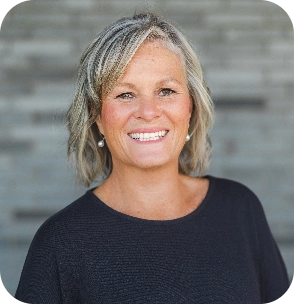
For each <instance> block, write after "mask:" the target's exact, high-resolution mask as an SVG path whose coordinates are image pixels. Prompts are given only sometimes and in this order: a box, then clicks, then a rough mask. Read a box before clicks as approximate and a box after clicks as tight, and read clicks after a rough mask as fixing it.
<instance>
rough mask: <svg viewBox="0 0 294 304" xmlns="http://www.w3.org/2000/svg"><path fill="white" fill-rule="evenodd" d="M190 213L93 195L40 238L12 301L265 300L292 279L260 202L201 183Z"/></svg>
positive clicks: (216, 182)
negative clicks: (146, 212)
mask: <svg viewBox="0 0 294 304" xmlns="http://www.w3.org/2000/svg"><path fill="white" fill-rule="evenodd" d="M207 178H209V180H210V186H209V190H208V193H207V195H206V197H205V199H204V201H203V202H202V204H201V205H200V206H199V207H198V208H197V209H196V210H195V211H193V212H192V213H190V214H189V215H187V216H184V217H181V218H179V219H174V220H167V221H155V220H154V221H153V220H144V219H139V218H135V217H131V216H128V215H125V214H122V213H120V212H117V211H115V210H113V209H111V208H110V207H108V206H107V205H105V204H104V203H103V202H102V201H100V200H99V199H98V198H97V197H96V196H95V195H94V194H93V192H92V191H90V190H89V191H87V192H86V194H85V195H83V196H82V197H81V198H79V199H78V200H77V201H75V202H73V203H72V204H70V205H68V206H67V207H66V208H64V209H63V210H61V211H59V212H58V213H56V214H55V215H53V216H52V217H51V218H49V219H48V220H47V221H46V222H45V223H44V224H43V225H42V226H41V227H40V228H39V230H38V231H37V233H36V235H35V237H34V239H33V241H32V244H31V247H30V250H29V252H28V255H27V259H26V262H25V265H24V268H23V272H22V275H21V279H20V282H19V286H18V289H17V292H16V296H15V297H16V298H17V299H18V300H20V301H23V302H27V303H31V304H45V303H46V304H47V303H48V304H58V303H64V304H65V303H66V304H78V303H79V304H98V303H107V304H108V303H111V304H115V303H120V304H121V303H152V304H155V303H168V304H173V303H198V304H202V303H203V304H209V303H213V304H216V303H230V304H231V303H234V304H238V303H240V304H241V303H242V304H250V303H265V302H271V301H274V300H276V299H277V298H279V297H280V296H282V295H283V294H284V293H285V292H286V290H287V288H288V287H289V282H288V278H287V273H286V269H285V266H284V263H283V261H282V258H281V255H280V252H279V250H278V248H277V246H276V243H275V241H274V239H273V237H272V235H271V232H270V230H269V227H268V224H267V221H266V219H265V215H264V212H263V209H262V207H261V204H260V202H259V200H258V199H257V198H256V196H255V195H254V194H253V193H252V192H251V191H250V190H248V189H247V188H246V187H245V186H243V185H241V184H239V183H236V182H232V181H228V180H225V179H218V178H214V177H211V176H208V177H207Z"/></svg>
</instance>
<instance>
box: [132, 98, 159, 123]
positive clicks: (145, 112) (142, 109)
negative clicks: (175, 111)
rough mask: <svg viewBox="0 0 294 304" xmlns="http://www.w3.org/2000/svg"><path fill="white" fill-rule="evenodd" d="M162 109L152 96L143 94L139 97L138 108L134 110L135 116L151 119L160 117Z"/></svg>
mask: <svg viewBox="0 0 294 304" xmlns="http://www.w3.org/2000/svg"><path fill="white" fill-rule="evenodd" d="M161 114H162V110H161V108H160V106H159V104H158V101H157V100H156V99H155V98H154V97H150V96H149V97H148V96H144V97H142V98H141V99H140V102H139V104H138V109H137V111H136V114H135V115H136V118H138V119H144V120H146V121H152V120H153V119H154V118H158V117H160V116H161Z"/></svg>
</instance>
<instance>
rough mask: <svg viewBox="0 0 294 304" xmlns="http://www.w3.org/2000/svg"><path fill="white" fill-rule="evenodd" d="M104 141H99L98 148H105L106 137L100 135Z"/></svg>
mask: <svg viewBox="0 0 294 304" xmlns="http://www.w3.org/2000/svg"><path fill="white" fill-rule="evenodd" d="M100 135H101V137H102V140H99V141H98V147H99V148H103V147H104V136H103V135H102V134H101V133H100Z"/></svg>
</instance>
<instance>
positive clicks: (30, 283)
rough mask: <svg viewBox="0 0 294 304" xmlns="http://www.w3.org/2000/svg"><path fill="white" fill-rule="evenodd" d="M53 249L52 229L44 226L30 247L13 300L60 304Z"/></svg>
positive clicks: (38, 303)
mask: <svg viewBox="0 0 294 304" xmlns="http://www.w3.org/2000/svg"><path fill="white" fill-rule="evenodd" d="M55 247H56V246H55V238H54V227H53V226H52V225H49V224H48V222H47V223H46V222H45V223H44V224H43V225H42V226H41V227H40V228H39V230H38V231H37V233H36V235H35V237H34V239H33V241H32V243H31V246H30V249H29V251H28V254H27V257H26V261H25V264H24V267H23V270H22V274H21V278H20V281H19V284H18V288H17V291H16V294H15V298H16V299H18V300H20V301H22V302H25V303H30V304H52V303H54V304H59V303H62V297H61V288H60V280H59V271H58V264H57V259H56V251H55Z"/></svg>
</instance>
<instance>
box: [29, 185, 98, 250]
mask: <svg viewBox="0 0 294 304" xmlns="http://www.w3.org/2000/svg"><path fill="white" fill-rule="evenodd" d="M95 198H96V197H95V195H94V194H93V193H92V192H91V191H90V190H89V191H87V192H86V193H85V194H84V195H83V196H81V197H80V198H78V199H77V200H75V201H74V202H72V203H70V204H69V205H67V206H66V207H64V208H63V209H61V210H60V211H58V212H56V213H55V214H53V215H52V216H50V217H49V218H48V219H47V220H46V221H45V222H44V223H43V224H42V225H41V226H40V227H39V229H38V230H37V232H36V234H35V237H34V241H35V242H36V241H38V242H39V241H42V240H46V242H47V243H49V242H54V243H55V244H56V243H59V242H60V241H62V242H64V241H65V239H70V238H71V237H73V236H76V235H77V233H78V232H81V233H82V232H83V231H84V230H85V229H86V226H87V224H89V223H90V222H91V221H93V220H94V218H96V219H97V215H99V214H100V212H99V210H98V209H99V207H100V205H99V204H97V202H96V201H95ZM96 199H97V198H96ZM97 200H98V199H97Z"/></svg>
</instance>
